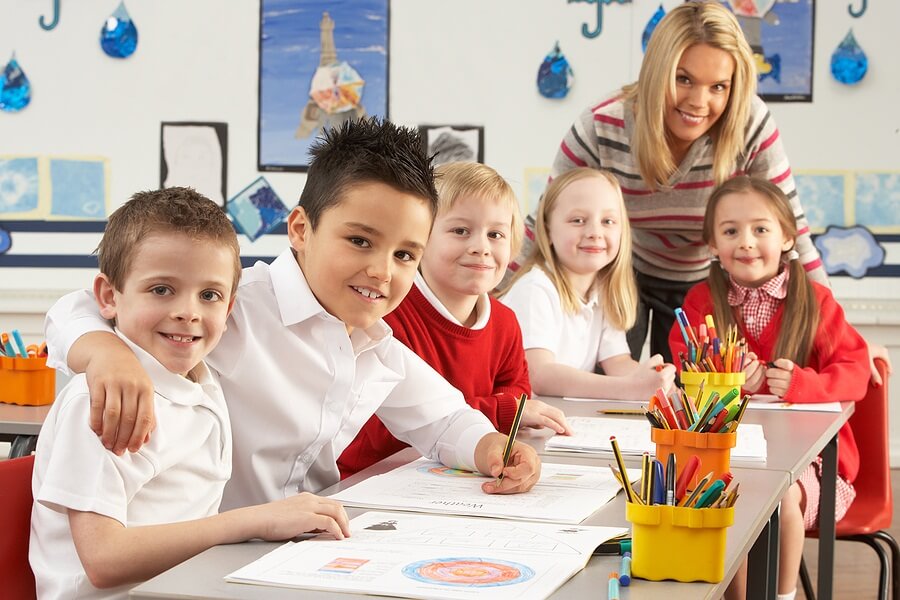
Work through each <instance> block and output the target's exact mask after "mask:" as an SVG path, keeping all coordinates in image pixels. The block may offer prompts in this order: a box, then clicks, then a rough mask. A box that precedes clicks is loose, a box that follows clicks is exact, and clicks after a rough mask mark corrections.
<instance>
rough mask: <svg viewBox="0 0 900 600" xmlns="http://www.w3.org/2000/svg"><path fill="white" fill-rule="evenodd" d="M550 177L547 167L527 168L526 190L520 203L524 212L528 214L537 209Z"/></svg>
mask: <svg viewBox="0 0 900 600" xmlns="http://www.w3.org/2000/svg"><path fill="white" fill-rule="evenodd" d="M549 179H550V169H548V168H546V167H530V168H527V169H525V177H524V190H523V193H522V198H521V201H520V202H519V204H520V205H521V208H522V214H523V215H525V216H527V215H530V214H531V213H533V212H534V211H535V210H537V207H538V203H539V202H540V201H541V196H543V195H544V189H545V188H546V187H547V181H548V180H549Z"/></svg>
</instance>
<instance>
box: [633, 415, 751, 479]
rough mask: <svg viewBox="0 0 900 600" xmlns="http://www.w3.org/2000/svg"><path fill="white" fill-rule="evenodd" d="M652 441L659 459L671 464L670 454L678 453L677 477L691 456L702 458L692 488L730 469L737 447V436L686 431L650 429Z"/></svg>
mask: <svg viewBox="0 0 900 600" xmlns="http://www.w3.org/2000/svg"><path fill="white" fill-rule="evenodd" d="M650 439H651V440H653V442H654V443H655V444H656V458H657V459H659V460H660V462H662V464H664V465H667V464H669V463H668V462H667V461H668V460H669V455H670V454H673V453H674V454H675V468H676V473H677V474H678V476H679V477H680V476H681V471H682V469H684V466H685V465H686V464H687V463H688V460H689V459H690V458H691V456H692V455H694V454H696V455H697V458H699V459H700V468H699V469H697V474H696V475H694V480H693V481H690V482H688V489H693V488H694V486H696V485H697V482H698V481H699V479H700V478H701V477H703V476H704V475H706V474H707V473H709V472H710V471H712V473H713V481H714V480H715V479H718V478H720V477H721V476H722V474H723V473H726V472H728V470H729V469H730V468H731V449H732V448H734V446H735V445H736V444H737V433H698V432H696V431H685V430H684V429H658V428H656V427H651V428H650Z"/></svg>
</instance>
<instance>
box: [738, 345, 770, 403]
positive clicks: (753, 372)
mask: <svg viewBox="0 0 900 600" xmlns="http://www.w3.org/2000/svg"><path fill="white" fill-rule="evenodd" d="M743 370H744V376H745V383H744V386H743V389H744V392H746V393H748V394H755V393H756V392H758V391H759V388H761V387H762V384H763V381H765V379H766V367H765V365H764V364H763V363H761V362H760V361H759V357H758V356H756V353H755V352H748V353H747V355H746V356H745V357H744V369H743Z"/></svg>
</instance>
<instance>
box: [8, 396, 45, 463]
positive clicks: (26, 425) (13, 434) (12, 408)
mask: <svg viewBox="0 0 900 600" xmlns="http://www.w3.org/2000/svg"><path fill="white" fill-rule="evenodd" d="M51 406H52V404H47V405H45V406H19V405H18V404H3V403H0V442H11V443H12V445H11V446H10V449H9V457H10V458H16V457H19V456H25V455H26V454H31V451H32V450H34V445H35V444H36V443H37V436H38V433H40V431H41V425H43V423H44V419H46V418H47V413H48V412H50V407H51Z"/></svg>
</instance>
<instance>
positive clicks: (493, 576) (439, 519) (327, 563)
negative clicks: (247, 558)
mask: <svg viewBox="0 0 900 600" xmlns="http://www.w3.org/2000/svg"><path fill="white" fill-rule="evenodd" d="M350 530H351V537H349V538H347V539H345V540H341V541H337V540H334V539H333V538H331V537H326V536H320V537H319V538H315V539H311V540H306V541H302V542H296V543H294V542H289V543H287V544H285V545H284V546H281V547H279V548H277V549H275V550H273V551H272V552H270V553H269V554H266V555H265V556H263V557H261V558H260V559H258V560H256V561H254V562H252V563H250V564H249V565H247V566H245V567H242V568H240V569H238V570H237V571H235V572H233V573H231V574H229V575H227V576H226V577H225V580H226V581H229V582H235V583H245V584H254V585H271V586H279V587H294V588H304V589H315V590H332V591H340V592H360V593H365V594H375V595H390V596H402V597H405V598H436V599H446V600H460V599H463V598H468V599H472V598H478V600H513V599H521V600H541V599H542V598H546V597H547V596H549V595H550V594H552V593H553V592H554V591H555V590H556V589H557V588H559V587H560V586H561V585H562V584H563V583H565V582H566V581H567V580H568V579H569V578H570V577H572V575H574V574H575V573H577V572H578V571H580V570H581V569H583V568H584V566H585V565H586V564H587V561H588V559H589V558H590V557H591V553H592V552H593V550H594V549H595V548H596V547H597V546H598V545H600V544H601V543H603V542H605V541H607V540H609V539H611V538H614V537H616V536H619V535H621V534H623V533H625V532H627V530H626V529H624V528H618V527H591V526H581V525H579V526H566V525H559V524H550V523H533V522H520V521H498V520H493V519H471V518H462V517H450V516H442V515H427V514H413V513H386V512H368V513H364V514H362V515H360V516H358V517H356V518H355V519H353V520H352V521H350Z"/></svg>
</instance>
